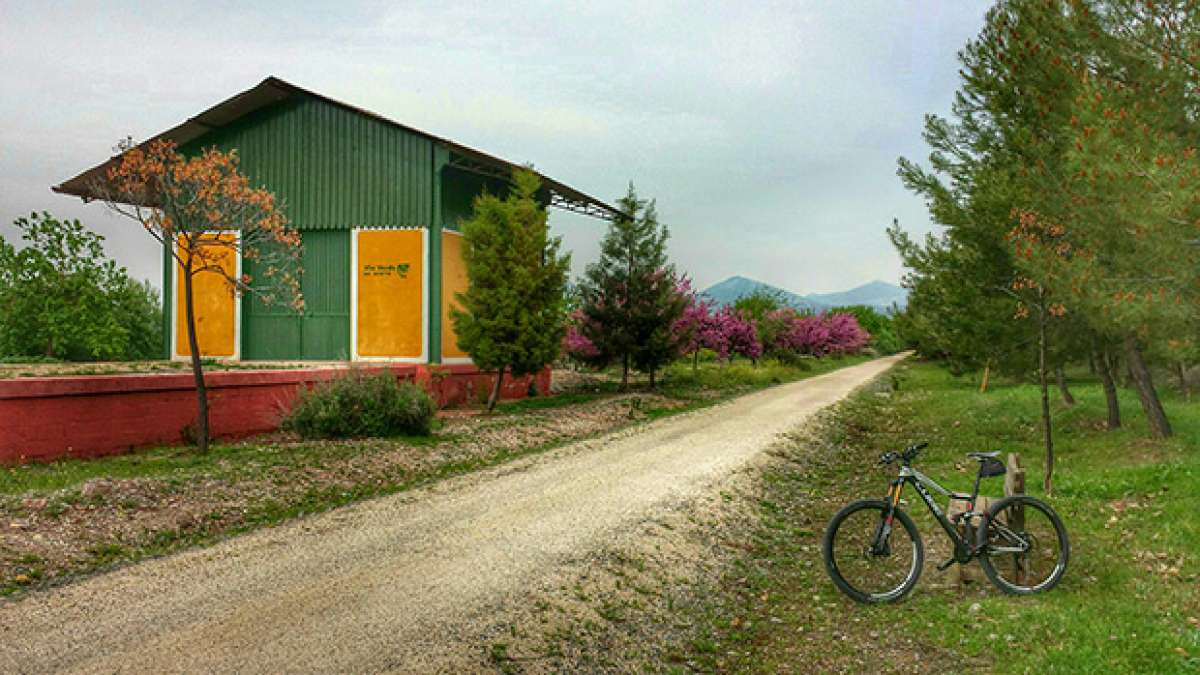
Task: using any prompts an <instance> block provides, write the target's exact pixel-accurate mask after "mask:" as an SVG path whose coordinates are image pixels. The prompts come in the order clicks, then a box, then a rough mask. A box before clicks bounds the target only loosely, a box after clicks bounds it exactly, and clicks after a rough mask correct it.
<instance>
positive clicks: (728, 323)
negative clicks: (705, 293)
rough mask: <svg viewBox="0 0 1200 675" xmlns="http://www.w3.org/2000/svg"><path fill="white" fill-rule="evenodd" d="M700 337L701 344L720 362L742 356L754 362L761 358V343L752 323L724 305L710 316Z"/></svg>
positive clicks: (730, 307)
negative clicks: (714, 354)
mask: <svg viewBox="0 0 1200 675" xmlns="http://www.w3.org/2000/svg"><path fill="white" fill-rule="evenodd" d="M700 336H701V344H703V346H705V347H707V348H708V349H711V350H713V351H714V352H716V353H717V357H718V358H720V359H721V360H722V361H729V360H730V359H731V358H733V357H734V356H744V357H746V358H748V359H750V360H751V361H754V362H757V361H758V360H759V359H760V358H762V353H763V349H762V342H760V341H759V339H758V330H757V329H756V328H755V326H754V322H753V321H751V320H749V319H747V318H746V317H744V316H742V314H741V313H740V312H738V311H737V310H736V309H735V308H733V307H732V306H728V305H726V306H725V307H722V308H721V309H719V310H717V311H716V312H713V313H712V314H710V315H709V320H708V322H707V323H706V324H705V325H704V327H703V328H702V330H701V332H700Z"/></svg>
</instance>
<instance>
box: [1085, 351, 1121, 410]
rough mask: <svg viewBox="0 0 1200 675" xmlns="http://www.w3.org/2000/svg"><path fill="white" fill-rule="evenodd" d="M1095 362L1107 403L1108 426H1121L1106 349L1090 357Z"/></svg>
mask: <svg viewBox="0 0 1200 675" xmlns="http://www.w3.org/2000/svg"><path fill="white" fill-rule="evenodd" d="M1092 360H1093V361H1094V362H1095V363H1096V372H1097V373H1099V375H1100V384H1101V386H1103V387H1104V400H1105V402H1106V403H1107V404H1108V428H1109V429H1119V428H1120V427H1121V402H1120V400H1119V399H1117V383H1116V382H1115V381H1113V376H1112V366H1111V365H1110V363H1109V360H1108V351H1107V350H1105V351H1103V352H1100V353H1099V354H1096V356H1095V357H1094V358H1093V359H1092Z"/></svg>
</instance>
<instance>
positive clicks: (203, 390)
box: [183, 258, 208, 454]
mask: <svg viewBox="0 0 1200 675" xmlns="http://www.w3.org/2000/svg"><path fill="white" fill-rule="evenodd" d="M183 304H184V311H185V314H186V315H187V338H188V350H189V351H191V353H192V379H193V380H195V382H196V448H197V449H198V450H199V451H200V452H201V453H202V454H203V453H206V452H208V388H207V387H205V385H204V368H203V367H202V366H201V365H200V341H199V340H197V339H196V311H195V307H194V306H193V305H194V304H195V303H193V302H192V265H191V259H190V258H189V259H188V265H187V267H185V268H184V270H183Z"/></svg>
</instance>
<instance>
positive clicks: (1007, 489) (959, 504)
mask: <svg viewBox="0 0 1200 675" xmlns="http://www.w3.org/2000/svg"><path fill="white" fill-rule="evenodd" d="M982 488H983V486H982V485H981V486H980V489H982ZM1020 494H1025V469H1024V468H1023V467H1022V466H1021V456H1020V455H1018V454H1016V453H1014V452H1010V453H1009V454H1008V461H1007V462H1006V463H1005V470H1004V496H1005V497H1011V496H1012V495H1020ZM996 501H997V499H996V498H994V497H986V496H984V495H980V496H979V497H977V498H976V500H975V504H974V506H975V508H974V511H975V512H977V513H985V512H986V511H987V510H988V509H989V508H991V505H992V503H994V502H996ZM966 511H967V502H966V501H965V500H962V499H951V500H950V506H949V507H948V508H947V509H946V517H947V518H949V519H951V520H953V519H954V518H955V517H956V516H957V515H958V514H960V513H964V512H966ZM1013 515H1014V516H1015V517H1016V518H1020V522H1013V523H1010V524H1009V527H1012V528H1013V529H1020V528H1023V527H1024V525H1025V524H1024V517H1023V515H1024V514H1023V513H1021V511H1020V510H1019V509H1018V510H1017V511H1014V512H1013ZM972 520H973V522H972V523H970V524H971V526H972V530H971V531H970V532H968V528H967V523H966V522H965V520H964V521H960V522H959V524H958V534H959V536H964V537H967V538H968V539H967V543H968V544H970V545H972V546H974V545H975V534H974V531H973V528H974V527H978V526H979V525H981V524H982V523H980V522H979V520H980V519H979V518H975V519H972ZM981 572H982V570H980V569H979V567H977V566H976V565H952V566H951V567H950V569H949V570H948V573H949V578H948V581H949V583H950V584H952V585H956V586H963V585H966V584H968V583H974V582H976V581H982V580H983V575H982V574H981Z"/></svg>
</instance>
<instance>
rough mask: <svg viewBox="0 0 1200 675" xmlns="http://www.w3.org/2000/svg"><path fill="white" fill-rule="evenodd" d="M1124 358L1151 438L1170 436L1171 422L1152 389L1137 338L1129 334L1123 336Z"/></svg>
mask: <svg viewBox="0 0 1200 675" xmlns="http://www.w3.org/2000/svg"><path fill="white" fill-rule="evenodd" d="M1125 360H1126V361H1128V363H1129V375H1130V377H1132V378H1133V386H1134V389H1135V390H1137V393H1138V398H1139V399H1140V400H1141V402H1142V410H1143V411H1144V412H1145V413H1146V421H1147V422H1148V423H1149V424H1150V436H1151V437H1152V438H1170V436H1171V433H1172V432H1171V423H1170V422H1169V421H1167V413H1166V412H1165V411H1164V410H1163V407H1162V401H1160V400H1158V392H1157V391H1156V390H1155V389H1154V380H1153V378H1151V377H1150V369H1149V368H1147V367H1146V361H1145V359H1143V358H1142V349H1141V347H1140V346H1138V341H1137V338H1136V337H1134V336H1132V335H1130V336H1128V337H1126V338H1125Z"/></svg>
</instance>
